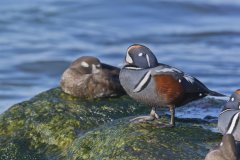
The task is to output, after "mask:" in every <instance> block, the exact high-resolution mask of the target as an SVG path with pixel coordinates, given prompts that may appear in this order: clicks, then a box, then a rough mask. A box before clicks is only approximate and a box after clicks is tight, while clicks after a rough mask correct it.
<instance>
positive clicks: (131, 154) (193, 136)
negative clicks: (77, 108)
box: [67, 117, 221, 160]
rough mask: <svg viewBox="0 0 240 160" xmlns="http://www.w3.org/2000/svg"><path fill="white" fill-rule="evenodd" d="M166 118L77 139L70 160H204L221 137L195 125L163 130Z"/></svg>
mask: <svg viewBox="0 0 240 160" xmlns="http://www.w3.org/2000/svg"><path fill="white" fill-rule="evenodd" d="M162 122H164V123H165V124H166V123H168V119H166V118H165V117H163V118H161V119H160V120H158V121H155V122H151V123H142V124H131V123H129V119H121V120H119V121H117V122H113V123H110V124H107V125H104V126H102V127H100V128H98V129H96V130H94V131H91V132H88V133H87V134H85V135H83V136H80V137H79V138H78V139H76V140H75V141H74V142H73V144H72V145H71V146H70V147H69V149H68V157H67V159H69V160H76V159H83V160H84V159H86V160H87V159H119V160H124V159H126V160H127V159H134V160H159V159H161V160H168V159H186V160H189V159H194V160H197V159H204V157H205V155H206V154H207V152H208V149H209V148H211V147H212V145H213V144H215V143H216V142H217V141H219V139H220V138H221V135H220V134H217V133H213V132H211V131H209V130H206V129H203V128H202V127H201V126H199V125H197V124H193V123H192V124H190V123H183V122H178V123H177V127H175V128H169V127H164V124H162Z"/></svg>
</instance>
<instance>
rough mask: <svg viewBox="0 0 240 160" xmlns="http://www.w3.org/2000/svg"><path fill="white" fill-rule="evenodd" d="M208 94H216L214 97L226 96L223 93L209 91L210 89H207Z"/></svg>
mask: <svg viewBox="0 0 240 160" xmlns="http://www.w3.org/2000/svg"><path fill="white" fill-rule="evenodd" d="M208 95H209V96H216V97H227V96H226V95H224V94H222V93H218V92H215V91H211V90H209V93H208Z"/></svg>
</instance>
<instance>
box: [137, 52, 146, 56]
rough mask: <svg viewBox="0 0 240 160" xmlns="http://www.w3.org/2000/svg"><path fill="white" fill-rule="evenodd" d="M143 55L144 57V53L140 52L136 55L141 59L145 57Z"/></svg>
mask: <svg viewBox="0 0 240 160" xmlns="http://www.w3.org/2000/svg"><path fill="white" fill-rule="evenodd" d="M145 55H146V54H145V53H142V52H141V53H138V56H139V57H142V56H145Z"/></svg>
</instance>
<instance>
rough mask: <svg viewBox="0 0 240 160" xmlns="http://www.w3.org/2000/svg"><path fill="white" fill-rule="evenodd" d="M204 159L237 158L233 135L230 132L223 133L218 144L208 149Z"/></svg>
mask: <svg viewBox="0 0 240 160" xmlns="http://www.w3.org/2000/svg"><path fill="white" fill-rule="evenodd" d="M205 160H239V156H238V153H237V149H236V144H235V140H234V137H233V136H232V135H231V134H226V135H224V136H223V138H222V143H221V144H220V146H219V147H218V148H216V149H214V150H212V151H210V152H209V153H208V154H207V156H206V157H205Z"/></svg>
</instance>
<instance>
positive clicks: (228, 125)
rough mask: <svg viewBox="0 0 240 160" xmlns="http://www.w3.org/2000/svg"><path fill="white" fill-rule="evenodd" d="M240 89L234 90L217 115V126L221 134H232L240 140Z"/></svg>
mask: <svg viewBox="0 0 240 160" xmlns="http://www.w3.org/2000/svg"><path fill="white" fill-rule="evenodd" d="M239 117H240V89H238V90H236V91H235V92H234V93H233V94H232V95H231V97H230V99H229V101H228V102H227V104H226V105H225V106H224V107H223V109H222V111H221V113H220V115H219V117H218V128H219V130H220V132H221V133H222V134H233V136H234V138H235V140H237V141H240V121H239V120H240V118H239Z"/></svg>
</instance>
